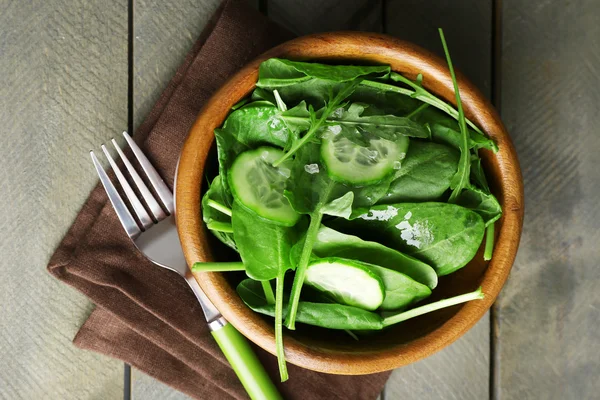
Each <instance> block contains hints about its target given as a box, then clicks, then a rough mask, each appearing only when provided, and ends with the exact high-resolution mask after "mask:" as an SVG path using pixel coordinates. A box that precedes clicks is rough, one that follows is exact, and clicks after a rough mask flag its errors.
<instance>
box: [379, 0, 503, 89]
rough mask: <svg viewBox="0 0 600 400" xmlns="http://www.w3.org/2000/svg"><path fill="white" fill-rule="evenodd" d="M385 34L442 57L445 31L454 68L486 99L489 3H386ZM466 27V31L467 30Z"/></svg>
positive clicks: (390, 0) (408, 0) (406, 0)
mask: <svg viewBox="0 0 600 400" xmlns="http://www.w3.org/2000/svg"><path fill="white" fill-rule="evenodd" d="M385 14H386V19H385V28H386V32H385V33H388V34H390V35H393V36H396V37H398V38H400V39H403V40H408V41H410V42H413V43H415V44H418V45H419V46H423V47H425V48H426V49H428V50H430V51H432V52H434V53H436V54H437V55H439V56H440V57H443V56H444V51H443V49H442V43H441V42H440V36H439V33H438V28H442V29H443V30H444V35H445V36H446V41H447V42H448V47H449V49H450V54H451V56H452V61H453V63H454V67H455V68H457V69H459V70H460V71H461V72H463V73H464V74H465V75H466V76H467V78H469V80H471V82H473V83H474V84H475V86H477V87H478V88H479V90H481V91H482V92H483V94H485V95H486V96H487V97H488V98H489V97H490V89H491V79H492V46H491V45H492V1H491V0H462V1H453V0H402V1H398V0H388V1H387V3H386V13H385ZM466 27H468V28H466Z"/></svg>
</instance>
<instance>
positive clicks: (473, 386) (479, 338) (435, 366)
mask: <svg viewBox="0 0 600 400" xmlns="http://www.w3.org/2000/svg"><path fill="white" fill-rule="evenodd" d="M489 334H490V330H489V316H487V315H486V316H485V317H484V319H482V320H481V321H479V322H478V323H477V325H475V326H474V327H473V329H471V330H470V331H469V332H467V333H466V334H465V336H463V337H462V338H460V339H459V340H458V341H456V342H455V343H453V344H452V345H450V346H449V347H447V348H445V349H444V350H442V351H440V352H439V353H436V354H434V355H433V356H431V357H429V358H426V359H425V360H421V361H419V362H417V363H414V364H411V365H408V366H406V367H403V368H398V369H396V370H395V371H394V372H393V373H392V376H391V377H390V380H389V381H388V383H387V385H386V400H395V399H407V400H412V399H415V400H416V399H419V400H423V399H456V400H468V399H474V400H480V399H487V398H488V389H489V378H488V377H489V375H488V371H489V345H488V344H487V343H486V341H485V340H484V338H485V337H489Z"/></svg>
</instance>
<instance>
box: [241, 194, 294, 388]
mask: <svg viewBox="0 0 600 400" xmlns="http://www.w3.org/2000/svg"><path fill="white" fill-rule="evenodd" d="M232 222H233V227H234V230H235V239H236V243H237V245H238V250H239V252H240V256H241V257H242V260H243V262H244V266H245V268H246V274H247V275H248V276H249V277H250V278H252V279H254V280H256V281H267V284H266V285H265V284H263V289H265V291H264V294H265V298H266V300H267V303H268V304H273V303H274V304H275V306H274V307H275V342H276V345H277V359H278V364H279V372H280V375H281V380H282V381H285V380H287V378H288V373H287V368H286V365H285V355H284V351H283V331H282V326H283V278H284V276H285V272H286V271H287V270H288V269H292V268H293V265H291V264H290V250H291V248H292V244H293V243H294V242H295V241H296V237H295V235H296V232H295V230H294V229H292V228H289V227H284V226H281V225H277V224H273V223H270V224H269V223H266V222H264V220H261V218H260V217H258V216H257V215H256V214H254V213H252V212H250V211H248V210H247V209H246V208H244V207H241V206H240V205H239V203H238V202H234V204H233V216H232ZM272 279H277V281H276V291H277V294H276V296H275V299H270V298H271V297H272V291H270V292H269V291H268V290H266V289H271V286H270V284H269V283H268V281H270V280H272ZM266 286H268V288H267V287H266ZM271 300H272V301H271Z"/></svg>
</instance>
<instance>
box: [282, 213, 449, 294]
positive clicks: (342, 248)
mask: <svg viewBox="0 0 600 400" xmlns="http://www.w3.org/2000/svg"><path fill="white" fill-rule="evenodd" d="M313 252H314V254H315V255H317V256H318V257H343V258H349V259H352V260H358V261H363V262H366V263H370V264H377V265H380V266H382V267H385V268H388V269H392V270H395V271H398V272H401V273H402V274H405V275H407V276H409V277H411V278H412V279H414V280H415V281H417V282H419V283H422V284H423V285H426V286H428V287H429V288H430V289H433V288H435V287H436V286H437V282H438V277H437V275H436V273H435V270H434V269H433V268H431V267H430V266H429V265H427V264H425V263H424V262H422V261H419V260H417V259H416V258H413V257H410V256H407V255H405V254H402V253H400V252H399V251H396V250H394V249H391V248H389V247H386V246H384V245H382V244H380V243H377V242H368V241H366V240H362V239H361V238H359V237H357V236H352V235H346V234H344V233H341V232H338V231H335V230H333V229H331V228H328V227H326V226H323V225H322V226H321V228H320V229H319V232H318V234H317V240H316V242H315V244H314V246H313ZM294 253H297V246H294V247H293V248H292V258H294V257H296V258H297V256H295V255H294Z"/></svg>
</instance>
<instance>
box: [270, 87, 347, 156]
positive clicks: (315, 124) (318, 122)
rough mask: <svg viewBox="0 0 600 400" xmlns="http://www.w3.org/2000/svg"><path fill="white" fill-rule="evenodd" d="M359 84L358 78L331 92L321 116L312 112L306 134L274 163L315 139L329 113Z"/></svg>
mask: <svg viewBox="0 0 600 400" xmlns="http://www.w3.org/2000/svg"><path fill="white" fill-rule="evenodd" d="M358 84H359V81H357V80H355V81H352V82H348V83H346V84H345V85H344V86H343V87H342V88H341V89H340V91H339V92H337V93H336V94H335V95H334V94H330V101H329V102H328V103H327V105H326V106H325V107H324V108H323V109H322V110H320V116H319V117H318V118H316V116H315V114H314V112H310V114H311V124H310V128H309V129H308V131H307V132H306V133H305V134H304V136H302V138H301V139H299V140H296V141H295V143H294V144H293V145H292V148H291V149H290V150H288V151H287V152H286V153H285V155H284V156H283V157H281V158H280V159H279V160H277V161H275V163H273V165H274V166H278V165H279V164H281V163H282V162H284V161H286V160H287V159H289V158H290V157H291V156H293V155H294V154H295V153H296V152H297V151H298V150H299V149H300V148H301V147H302V146H304V145H305V144H306V143H308V142H309V141H311V140H312V139H313V136H314V135H315V134H316V133H317V131H318V130H319V129H320V128H321V127H322V126H323V124H324V123H325V121H326V120H327V117H329V115H330V114H331V113H332V112H333V111H334V110H335V109H337V108H338V107H339V106H340V105H341V104H342V102H343V101H344V99H345V98H346V97H348V96H349V95H350V93H352V92H353V91H354V89H355V88H356V86H357V85H358ZM311 110H312V109H311V108H309V111H311Z"/></svg>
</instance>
